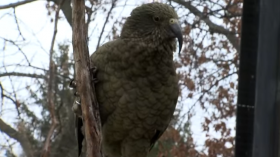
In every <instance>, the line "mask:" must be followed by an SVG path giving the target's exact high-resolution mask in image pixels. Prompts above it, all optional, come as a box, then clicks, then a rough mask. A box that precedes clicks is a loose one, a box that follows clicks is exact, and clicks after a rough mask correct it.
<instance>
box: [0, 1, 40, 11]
mask: <svg viewBox="0 0 280 157" xmlns="http://www.w3.org/2000/svg"><path fill="white" fill-rule="evenodd" d="M34 1H36V0H25V1H20V2H16V3H10V4H7V5H2V6H0V10H1V9H8V8H15V7H18V6H21V5H24V4H27V3H30V2H34Z"/></svg>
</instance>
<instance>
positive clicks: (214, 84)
mask: <svg viewBox="0 0 280 157" xmlns="http://www.w3.org/2000/svg"><path fill="white" fill-rule="evenodd" d="M234 74H237V72H233V73H230V74H228V75H226V76H224V77H222V78H220V79H218V80H216V81H215V83H213V84H212V85H211V86H210V87H209V88H208V89H207V90H204V91H202V92H203V93H202V95H200V97H199V98H198V99H197V100H196V102H195V103H194V104H193V105H192V106H191V107H190V109H189V111H188V114H189V113H190V111H191V110H192V108H193V107H194V106H195V105H196V103H197V102H199V101H201V100H202V98H203V97H204V95H205V94H206V93H209V92H210V90H211V89H212V88H213V87H215V86H217V84H218V83H219V82H220V81H222V80H224V79H226V78H228V77H230V76H232V75H234Z"/></svg>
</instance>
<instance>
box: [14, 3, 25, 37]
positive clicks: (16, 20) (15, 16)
mask: <svg viewBox="0 0 280 157" xmlns="http://www.w3.org/2000/svg"><path fill="white" fill-rule="evenodd" d="M14 18H15V22H16V24H17V29H18V32H19V35H20V36H21V38H22V40H25V38H24V37H23V35H22V33H21V30H20V27H19V23H18V19H17V15H16V8H14Z"/></svg>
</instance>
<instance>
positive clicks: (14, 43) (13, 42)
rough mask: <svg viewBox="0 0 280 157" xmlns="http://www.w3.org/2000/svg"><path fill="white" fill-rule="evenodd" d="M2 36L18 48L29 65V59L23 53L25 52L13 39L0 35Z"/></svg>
mask: <svg viewBox="0 0 280 157" xmlns="http://www.w3.org/2000/svg"><path fill="white" fill-rule="evenodd" d="M0 38H2V39H3V40H4V41H8V42H9V43H11V44H13V45H14V46H16V47H17V48H18V50H19V51H20V52H21V53H22V55H23V56H24V58H25V60H26V62H27V63H28V65H31V63H30V61H29V60H28V58H27V56H26V55H25V53H24V52H23V51H22V49H21V48H20V47H19V45H18V44H17V43H16V42H15V41H13V40H9V39H6V38H3V37H0Z"/></svg>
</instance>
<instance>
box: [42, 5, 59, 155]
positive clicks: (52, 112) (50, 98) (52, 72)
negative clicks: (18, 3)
mask: <svg viewBox="0 0 280 157" xmlns="http://www.w3.org/2000/svg"><path fill="white" fill-rule="evenodd" d="M63 2H64V0H61V2H60V5H58V8H57V10H56V13H55V21H54V32H53V38H52V42H51V48H50V58H49V80H48V107H49V112H50V116H51V127H50V130H49V132H48V135H47V138H46V141H45V145H44V147H43V151H42V155H41V156H42V157H48V155H49V152H50V143H51V137H52V136H53V133H54V131H55V129H56V126H57V125H58V124H59V122H58V120H57V117H56V115H55V105H54V94H53V93H54V92H53V90H54V89H53V87H54V82H55V81H54V79H55V76H54V75H55V63H54V61H53V53H54V50H53V48H54V43H55V38H56V34H57V23H58V18H59V11H60V6H61V4H63Z"/></svg>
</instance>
